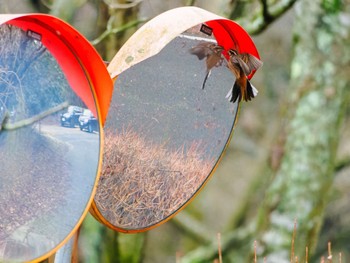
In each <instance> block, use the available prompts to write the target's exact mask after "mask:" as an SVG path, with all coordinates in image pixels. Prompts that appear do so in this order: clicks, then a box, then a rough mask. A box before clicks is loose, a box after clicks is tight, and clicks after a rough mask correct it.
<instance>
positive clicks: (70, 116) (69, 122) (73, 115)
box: [60, 106, 83, 128]
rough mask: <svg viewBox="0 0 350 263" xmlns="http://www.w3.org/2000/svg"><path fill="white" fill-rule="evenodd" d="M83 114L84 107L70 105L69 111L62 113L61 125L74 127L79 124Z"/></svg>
mask: <svg viewBox="0 0 350 263" xmlns="http://www.w3.org/2000/svg"><path fill="white" fill-rule="evenodd" d="M82 114H83V108H81V107H78V106H68V108H67V112H65V113H62V114H61V117H60V118H61V126H62V127H64V126H67V127H71V128H74V127H75V126H76V125H79V117H80V116H81V115H82Z"/></svg>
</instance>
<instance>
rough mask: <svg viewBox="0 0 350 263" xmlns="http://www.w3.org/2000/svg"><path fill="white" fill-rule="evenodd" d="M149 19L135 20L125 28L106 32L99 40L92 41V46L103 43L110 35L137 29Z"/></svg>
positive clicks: (121, 27)
mask: <svg viewBox="0 0 350 263" xmlns="http://www.w3.org/2000/svg"><path fill="white" fill-rule="evenodd" d="M147 21H148V19H139V20H134V21H131V22H129V23H127V24H125V25H123V26H120V27H117V28H109V29H107V30H106V31H104V32H103V33H102V34H101V35H100V36H99V37H98V38H96V39H94V40H92V41H91V44H92V45H97V44H99V43H100V42H102V41H103V40H104V39H105V38H106V37H108V36H109V35H110V34H118V33H121V32H123V31H126V30H128V29H129V28H132V27H136V26H138V25H139V24H142V23H145V22H147ZM109 27H110V26H109Z"/></svg>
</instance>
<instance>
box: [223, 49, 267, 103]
mask: <svg viewBox="0 0 350 263" xmlns="http://www.w3.org/2000/svg"><path fill="white" fill-rule="evenodd" d="M228 54H229V56H230V57H229V59H228V60H227V66H228V68H229V69H230V71H231V72H232V73H233V75H234V76H235V77H236V80H235V82H234V83H233V87H232V89H231V90H230V91H229V93H228V94H227V95H226V98H228V100H229V101H230V102H232V103H234V102H236V100H237V99H238V101H241V100H242V98H243V99H244V100H245V101H249V100H251V99H252V98H254V97H255V96H256V95H257V94H258V90H257V89H256V88H255V87H254V86H253V85H252V84H251V83H250V81H249V79H248V78H247V76H249V75H250V73H252V71H253V70H257V69H259V68H260V67H261V66H262V64H263V63H262V61H260V60H259V59H258V58H256V57H254V56H253V55H251V54H249V53H238V52H237V50H234V49H230V50H229V51H228Z"/></svg>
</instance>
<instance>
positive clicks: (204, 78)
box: [202, 70, 211, 89]
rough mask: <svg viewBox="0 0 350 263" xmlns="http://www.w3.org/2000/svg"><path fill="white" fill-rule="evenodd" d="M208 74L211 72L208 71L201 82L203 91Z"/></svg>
mask: <svg viewBox="0 0 350 263" xmlns="http://www.w3.org/2000/svg"><path fill="white" fill-rule="evenodd" d="M210 72H211V70H208V71H207V74H205V77H204V80H203V84H202V89H204V87H205V83H206V82H207V79H208V77H209V76H210Z"/></svg>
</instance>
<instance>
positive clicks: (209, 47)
mask: <svg viewBox="0 0 350 263" xmlns="http://www.w3.org/2000/svg"><path fill="white" fill-rule="evenodd" d="M223 50H224V48H223V47H222V46H219V45H217V44H215V43H211V42H205V41H203V42H200V43H199V44H198V45H196V46H194V47H193V48H191V49H190V53H191V54H192V55H196V56H197V57H198V59H199V60H202V59H204V58H206V61H205V62H206V66H207V71H206V74H205V77H204V81H203V84H202V89H204V87H205V83H206V81H207V78H208V77H209V75H210V72H211V69H212V68H213V67H216V66H219V65H221V64H222V61H223V59H224V58H223V56H222V55H221V52H222V51H223Z"/></svg>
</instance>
